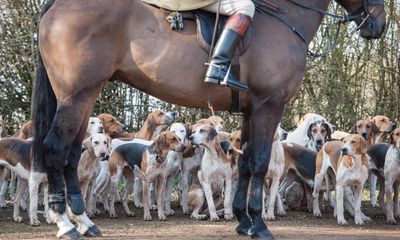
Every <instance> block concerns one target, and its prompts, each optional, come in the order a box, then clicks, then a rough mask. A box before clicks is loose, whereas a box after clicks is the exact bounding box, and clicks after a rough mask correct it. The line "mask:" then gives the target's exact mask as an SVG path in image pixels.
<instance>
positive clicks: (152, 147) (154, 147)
mask: <svg viewBox="0 0 400 240" xmlns="http://www.w3.org/2000/svg"><path fill="white" fill-rule="evenodd" d="M147 150H148V151H149V152H150V153H151V154H157V153H159V152H158V147H157V142H156V141H154V142H153V143H152V144H150V146H148V147H147Z"/></svg>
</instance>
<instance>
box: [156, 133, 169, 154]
mask: <svg viewBox="0 0 400 240" xmlns="http://www.w3.org/2000/svg"><path fill="white" fill-rule="evenodd" d="M154 143H156V145H157V148H158V151H159V152H161V150H162V149H166V148H167V135H166V134H160V135H159V136H158V137H157V139H156V140H155V141H154Z"/></svg>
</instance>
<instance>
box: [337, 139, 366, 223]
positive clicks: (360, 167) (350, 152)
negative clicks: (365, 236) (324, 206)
mask: <svg viewBox="0 0 400 240" xmlns="http://www.w3.org/2000/svg"><path fill="white" fill-rule="evenodd" d="M343 143H344V145H343V146H342V147H341V151H342V156H341V157H340V158H339V161H338V167H337V173H336V205H335V213H334V215H335V217H336V216H337V221H338V224H340V225H346V224H347V222H346V220H345V218H344V214H343V212H344V209H343V200H344V188H345V187H347V186H353V188H352V190H353V194H354V212H355V214H354V220H355V223H356V225H363V224H364V222H365V221H370V220H371V219H370V218H369V217H366V216H364V214H362V212H361V197H362V191H363V187H364V183H365V182H366V181H367V179H368V159H367V155H366V152H367V147H368V144H367V142H366V140H365V139H364V137H361V136H360V135H358V134H351V135H349V136H347V137H345V138H344V140H343Z"/></svg>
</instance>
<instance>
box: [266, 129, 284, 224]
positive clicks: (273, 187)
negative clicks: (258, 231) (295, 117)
mask: <svg viewBox="0 0 400 240" xmlns="http://www.w3.org/2000/svg"><path fill="white" fill-rule="evenodd" d="M280 138H281V137H280V135H279V132H278V131H276V132H275V135H274V142H273V143H272V151H271V158H270V161H269V165H268V171H267V174H266V175H265V186H266V188H268V189H269V198H268V205H267V207H268V210H267V212H265V207H264V206H263V208H262V218H263V219H264V220H266V221H273V220H275V215H274V210H275V202H277V214H278V215H279V216H284V215H286V211H285V209H284V207H283V202H282V198H281V196H280V194H279V182H280V179H281V177H282V175H283V171H284V167H285V152H284V149H283V144H282V142H281V141H280ZM264 196H265V194H264ZM264 204H265V200H263V205H264Z"/></svg>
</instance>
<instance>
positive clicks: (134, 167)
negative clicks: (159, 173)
mask: <svg viewBox="0 0 400 240" xmlns="http://www.w3.org/2000/svg"><path fill="white" fill-rule="evenodd" d="M133 172H134V173H135V175H136V177H138V178H140V179H141V180H145V181H146V180H147V179H146V176H144V175H143V172H142V170H140V168H139V167H138V165H136V164H135V166H133Z"/></svg>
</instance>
